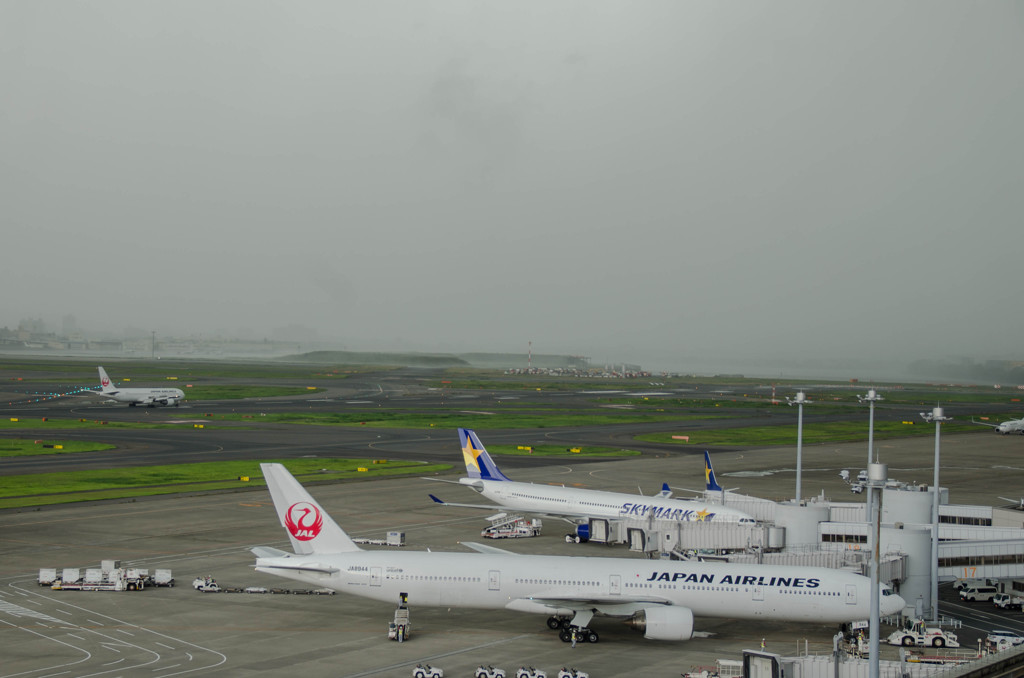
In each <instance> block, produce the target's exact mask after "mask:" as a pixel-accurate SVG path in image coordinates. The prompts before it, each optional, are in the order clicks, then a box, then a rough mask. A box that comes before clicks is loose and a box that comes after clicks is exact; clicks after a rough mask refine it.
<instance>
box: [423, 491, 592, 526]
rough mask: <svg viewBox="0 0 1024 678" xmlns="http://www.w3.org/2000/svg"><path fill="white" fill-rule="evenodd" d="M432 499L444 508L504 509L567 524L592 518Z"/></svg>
mask: <svg viewBox="0 0 1024 678" xmlns="http://www.w3.org/2000/svg"><path fill="white" fill-rule="evenodd" d="M430 498H431V499H433V500H434V501H435V502H436V503H438V504H441V505H442V506H457V507H458V508H474V509H484V510H485V511H494V510H496V509H504V510H506V511H515V512H516V513H529V514H530V515H531V516H542V517H544V518H558V519H559V520H565V521H567V522H570V523H571V522H574V521H575V520H586V519H588V518H590V514H589V513H575V512H573V511H566V512H564V513H561V512H559V513H551V512H550V511H531V510H529V509H523V508H518V507H516V506H505V505H503V504H455V503H452V502H450V501H444V500H443V499H439V498H438V497H437V496H436V495H433V494H431V495H430Z"/></svg>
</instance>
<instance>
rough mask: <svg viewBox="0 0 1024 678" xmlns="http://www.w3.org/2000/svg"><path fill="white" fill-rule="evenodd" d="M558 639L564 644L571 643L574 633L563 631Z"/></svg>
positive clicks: (567, 630)
mask: <svg viewBox="0 0 1024 678" xmlns="http://www.w3.org/2000/svg"><path fill="white" fill-rule="evenodd" d="M558 639H559V640H561V641H562V642H563V643H568V642H571V641H572V633H571V632H570V631H569V629H562V631H561V632H560V633H559V634H558Z"/></svg>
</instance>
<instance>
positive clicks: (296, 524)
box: [284, 501, 324, 541]
mask: <svg viewBox="0 0 1024 678" xmlns="http://www.w3.org/2000/svg"><path fill="white" fill-rule="evenodd" d="M284 526H285V527H286V528H288V534H290V535H292V536H293V537H295V538H296V539H298V540H299V541H309V540H310V539H313V538H315V537H316V536H317V535H318V534H320V529H321V528H323V526H324V517H323V516H322V515H320V509H318V508H317V507H316V506H314V505H313V504H310V503H309V502H308V501H300V502H298V503H296V504H292V505H291V506H289V507H288V510H287V511H285V514H284Z"/></svg>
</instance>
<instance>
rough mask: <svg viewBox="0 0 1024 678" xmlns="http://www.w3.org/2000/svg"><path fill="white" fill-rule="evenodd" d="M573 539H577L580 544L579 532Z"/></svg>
mask: <svg viewBox="0 0 1024 678" xmlns="http://www.w3.org/2000/svg"><path fill="white" fill-rule="evenodd" d="M573 541H575V542H576V543H577V544H579V543H580V536H579V535H578V534H577V535H576V537H575V538H574V539H573Z"/></svg>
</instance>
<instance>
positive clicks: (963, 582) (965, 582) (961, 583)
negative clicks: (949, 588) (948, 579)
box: [953, 579, 999, 591]
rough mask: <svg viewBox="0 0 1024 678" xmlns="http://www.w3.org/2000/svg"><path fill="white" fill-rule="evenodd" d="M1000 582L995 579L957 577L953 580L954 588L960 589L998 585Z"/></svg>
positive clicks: (955, 589)
mask: <svg viewBox="0 0 1024 678" xmlns="http://www.w3.org/2000/svg"><path fill="white" fill-rule="evenodd" d="M998 585H999V582H998V581H996V580H995V579H957V580H956V581H955V582H953V590H954V591H960V590H962V589H967V588H970V587H972V586H998Z"/></svg>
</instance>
